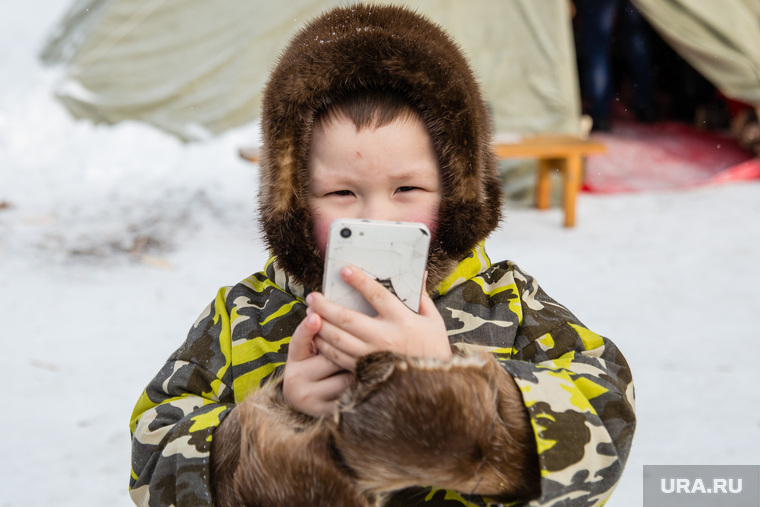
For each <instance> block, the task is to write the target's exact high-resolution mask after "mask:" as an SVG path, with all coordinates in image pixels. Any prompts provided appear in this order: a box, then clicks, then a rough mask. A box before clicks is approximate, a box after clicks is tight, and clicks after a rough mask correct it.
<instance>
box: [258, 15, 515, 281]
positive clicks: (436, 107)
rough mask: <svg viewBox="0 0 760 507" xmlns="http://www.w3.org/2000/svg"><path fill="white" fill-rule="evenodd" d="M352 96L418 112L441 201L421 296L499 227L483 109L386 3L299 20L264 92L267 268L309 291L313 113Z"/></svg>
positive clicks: (441, 46)
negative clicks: (378, 92) (364, 93)
mask: <svg viewBox="0 0 760 507" xmlns="http://www.w3.org/2000/svg"><path fill="white" fill-rule="evenodd" d="M362 89H369V90H374V89H385V90H392V91H394V92H396V93H398V94H399V95H400V96H402V97H403V98H404V99H405V100H406V101H407V102H408V103H409V104H410V105H411V106H412V107H413V108H415V109H416V110H417V112H419V114H420V116H421V118H422V120H423V122H424V123H425V124H426V126H427V129H428V132H429V133H430V135H431V137H432V140H433V146H434V148H435V151H436V153H437V156H438V161H439V163H440V167H441V179H442V185H443V187H442V189H443V192H442V193H443V197H442V200H441V205H440V208H439V215H438V224H437V230H436V233H435V235H434V242H433V244H432V245H431V249H430V257H429V259H428V274H429V278H428V288H429V289H431V290H432V289H433V288H434V287H435V285H436V284H437V283H438V282H439V281H441V280H442V279H443V278H445V277H446V276H447V275H448V274H449V273H450V272H451V271H452V270H453V269H454V267H455V266H456V264H457V263H458V262H459V261H460V260H461V259H462V258H463V257H465V256H466V255H467V254H468V252H469V251H470V250H471V249H472V248H473V247H474V246H475V244H476V243H478V242H479V241H480V240H482V239H485V237H486V236H488V234H489V233H490V232H491V231H492V230H493V229H495V228H496V226H497V225H498V222H499V218H500V209H501V203H500V195H499V192H500V184H499V180H498V176H497V171H496V162H495V158H494V156H493V154H492V152H491V147H490V142H491V126H490V118H489V115H488V111H487V109H486V106H485V103H484V101H483V99H482V98H481V95H480V90H479V87H478V84H477V82H476V80H475V77H474V75H473V73H472V71H471V69H470V67H469V65H468V63H467V60H466V59H465V57H464V55H463V54H462V52H461V50H460V48H459V47H458V46H457V45H456V44H455V43H454V42H453V41H452V40H451V39H450V38H449V36H448V35H447V34H446V33H445V32H444V31H443V30H442V29H441V28H440V27H439V26H438V25H436V24H434V23H432V22H430V21H429V20H427V19H426V18H424V17H423V16H421V15H419V14H417V13H415V12H412V11H410V10H407V9H405V8H402V7H397V6H379V5H365V4H357V5H353V6H348V7H340V8H336V9H334V10H331V11H329V12H326V13H325V14H323V15H321V16H319V17H318V18H316V19H314V20H312V21H311V22H309V23H308V24H307V25H306V26H305V27H304V28H303V29H302V30H301V31H300V32H298V33H297V34H296V35H295V36H294V37H293V39H292V40H291V41H290V44H289V45H288V46H287V47H286V49H285V51H284V52H283V53H282V55H281V57H280V59H279V61H278V64H277V66H276V67H275V69H274V70H273V72H272V74H271V76H270V79H269V82H268V83H267V85H266V88H265V90H264V99H263V111H262V122H261V126H262V132H263V144H262V151H261V182H260V203H259V211H260V223H261V226H262V229H263V232H264V234H265V237H266V241H267V244H268V246H269V248H270V249H271V250H272V252H273V253H274V254H275V255H276V256H277V258H278V260H277V262H278V265H279V266H280V267H281V268H283V269H284V270H285V271H286V272H287V273H288V274H289V275H290V276H291V277H293V278H294V279H295V280H296V281H297V282H299V283H300V284H302V285H303V286H304V287H305V288H306V289H307V290H312V289H319V288H320V287H321V282H322V272H323V261H322V260H321V258H320V256H319V253H318V250H317V248H316V243H315V241H314V237H313V235H312V217H311V214H310V212H309V208H308V201H307V196H308V193H307V192H308V190H307V188H308V187H307V185H308V168H307V163H308V158H309V149H310V145H311V133H312V127H313V124H314V118H315V114H316V113H317V112H318V111H322V110H324V109H325V108H326V107H328V106H329V104H331V103H333V102H335V101H337V100H340V99H341V98H342V97H344V96H345V95H346V94H348V93H351V92H354V91H356V90H362Z"/></svg>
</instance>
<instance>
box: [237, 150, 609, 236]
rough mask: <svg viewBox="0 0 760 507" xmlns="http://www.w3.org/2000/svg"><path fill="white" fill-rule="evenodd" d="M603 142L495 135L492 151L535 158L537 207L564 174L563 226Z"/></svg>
mask: <svg viewBox="0 0 760 507" xmlns="http://www.w3.org/2000/svg"><path fill="white" fill-rule="evenodd" d="M605 150H606V148H605V146H604V144H602V143H600V142H598V141H593V140H586V139H580V138H578V137H573V136H562V135H536V136H527V137H522V138H519V139H514V140H513V139H510V140H504V138H499V137H497V138H496V140H495V142H494V153H496V156H497V157H499V158H534V159H536V160H537V161H538V175H537V182H536V207H537V208H538V209H548V208H549V204H550V197H551V171H552V169H556V170H558V171H559V172H560V173H561V175H562V178H563V186H564V191H563V196H564V201H563V206H564V208H565V227H573V226H574V225H575V201H576V197H577V195H578V190H579V188H580V186H581V180H582V176H583V174H582V173H583V162H584V159H585V157H587V156H588V155H594V154H599V153H604V152H605ZM239 153H240V156H241V157H242V158H244V159H245V160H248V161H250V162H258V160H259V151H258V150H257V149H256V148H241V149H240V151H239Z"/></svg>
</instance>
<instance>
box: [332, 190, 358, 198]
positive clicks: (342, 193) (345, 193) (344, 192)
mask: <svg viewBox="0 0 760 507" xmlns="http://www.w3.org/2000/svg"><path fill="white" fill-rule="evenodd" d="M330 194H332V195H339V196H342V197H348V196H351V195H354V193H353V192H351V191H350V190H336V191H335V192H330Z"/></svg>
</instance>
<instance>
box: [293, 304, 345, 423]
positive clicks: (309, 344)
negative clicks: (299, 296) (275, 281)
mask: <svg viewBox="0 0 760 507" xmlns="http://www.w3.org/2000/svg"><path fill="white" fill-rule="evenodd" d="M320 325H321V319H320V317H319V315H309V316H307V317H306V318H305V319H304V320H303V321H302V322H301V323H300V324H299V325H298V327H297V328H296V330H295V332H294V333H293V338H292V339H291V340H290V346H289V349H288V359H287V362H286V363H285V373H284V376H283V386H282V394H283V396H284V397H285V400H286V401H287V402H288V403H290V405H291V406H292V407H293V408H294V409H296V410H298V411H299V412H303V413H304V414H308V415H311V416H314V417H320V416H323V415H328V414H330V413H332V412H333V411H334V410H335V409H336V408H337V405H336V403H335V402H336V400H337V399H338V398H339V397H340V395H341V394H342V393H343V391H345V390H346V389H347V388H348V386H349V385H351V382H352V380H353V375H352V374H351V373H349V372H347V371H345V370H344V369H343V368H342V367H341V366H338V365H337V364H336V363H334V362H333V361H331V360H330V359H328V358H327V357H326V356H324V355H321V354H319V352H318V350H317V349H316V347H315V345H314V336H315V335H316V334H317V333H318V332H319V330H320Z"/></svg>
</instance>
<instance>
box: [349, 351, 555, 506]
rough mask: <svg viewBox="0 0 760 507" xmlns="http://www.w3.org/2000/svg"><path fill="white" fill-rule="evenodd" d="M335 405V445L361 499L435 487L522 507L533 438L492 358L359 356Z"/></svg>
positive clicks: (529, 490)
mask: <svg viewBox="0 0 760 507" xmlns="http://www.w3.org/2000/svg"><path fill="white" fill-rule="evenodd" d="M356 377H357V379H356V386H355V387H354V388H353V389H352V390H351V391H349V392H348V393H347V394H346V395H345V396H344V398H343V399H342V401H341V405H342V406H341V409H340V411H339V413H338V416H337V420H338V422H337V425H336V431H335V445H336V447H337V448H338V450H339V451H340V454H341V456H342V458H343V461H344V462H345V463H346V465H347V466H349V467H350V468H351V469H352V470H353V471H354V474H355V475H356V477H357V483H358V484H359V486H360V487H361V489H362V490H364V491H369V492H375V493H384V492H387V491H389V490H396V489H402V488H406V487H413V486H419V485H431V486H437V487H440V488H444V489H452V490H455V491H459V492H463V493H477V494H483V495H488V496H494V497H498V499H499V500H500V501H511V500H518V499H519V500H526V499H528V498H534V497H537V496H538V495H539V492H540V472H539V467H538V456H537V453H536V451H535V445H536V444H535V439H534V437H533V431H532V429H531V425H530V421H529V418H528V415H527V412H526V411H525V407H524V406H523V404H522V396H521V395H520V392H519V390H518V388H517V386H516V385H515V383H514V380H512V378H511V376H510V375H509V374H508V373H507V372H506V371H505V370H504V369H503V368H502V367H501V366H500V365H499V364H498V362H497V361H496V359H495V358H493V356H490V355H482V356H477V357H454V359H453V360H452V361H450V362H442V361H437V360H432V359H422V360H418V359H413V358H407V357H403V356H398V355H395V354H392V353H389V352H379V353H375V354H371V355H369V356H365V357H364V358H362V359H361V360H360V362H359V364H358V365H357V372H356Z"/></svg>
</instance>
